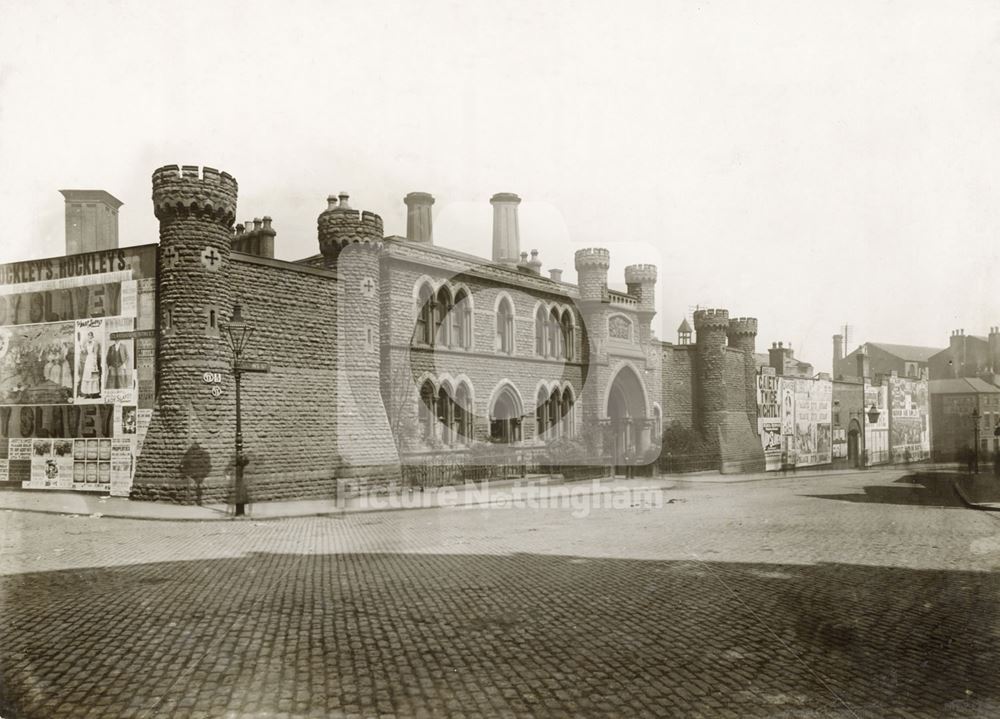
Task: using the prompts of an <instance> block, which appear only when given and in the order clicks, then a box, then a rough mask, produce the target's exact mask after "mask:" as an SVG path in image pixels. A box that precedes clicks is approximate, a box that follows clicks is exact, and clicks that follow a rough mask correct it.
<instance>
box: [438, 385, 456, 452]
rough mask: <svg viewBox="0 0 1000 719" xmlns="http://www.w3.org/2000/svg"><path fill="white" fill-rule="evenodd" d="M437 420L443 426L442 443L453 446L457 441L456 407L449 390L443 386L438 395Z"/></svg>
mask: <svg viewBox="0 0 1000 719" xmlns="http://www.w3.org/2000/svg"><path fill="white" fill-rule="evenodd" d="M437 419H438V422H439V423H440V424H441V441H442V442H444V443H445V444H451V443H452V442H454V441H455V433H454V422H455V405H454V403H453V402H452V399H451V395H450V394H449V393H448V389H447V388H446V387H445V386H444V385H442V386H441V389H439V390H438V394H437Z"/></svg>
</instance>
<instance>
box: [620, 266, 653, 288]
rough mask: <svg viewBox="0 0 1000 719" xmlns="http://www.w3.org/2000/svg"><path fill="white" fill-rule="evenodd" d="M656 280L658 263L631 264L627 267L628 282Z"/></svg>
mask: <svg viewBox="0 0 1000 719" xmlns="http://www.w3.org/2000/svg"><path fill="white" fill-rule="evenodd" d="M648 282H656V265H629V266H628V267H626V268H625V283H626V284H630V285H632V284H642V283H648Z"/></svg>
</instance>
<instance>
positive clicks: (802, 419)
mask: <svg viewBox="0 0 1000 719" xmlns="http://www.w3.org/2000/svg"><path fill="white" fill-rule="evenodd" d="M788 382H789V383H790V384H793V385H794V411H795V425H794V426H795V433H794V436H793V443H792V450H793V452H794V461H795V466H796V467H810V466H815V465H819V464H829V463H830V462H832V461H833V442H832V434H831V426H832V410H833V382H831V381H830V380H828V379H792V380H788Z"/></svg>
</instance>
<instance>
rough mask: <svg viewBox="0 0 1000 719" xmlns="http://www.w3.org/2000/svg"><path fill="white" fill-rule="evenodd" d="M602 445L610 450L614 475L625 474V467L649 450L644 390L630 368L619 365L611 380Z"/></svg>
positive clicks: (648, 430)
mask: <svg viewBox="0 0 1000 719" xmlns="http://www.w3.org/2000/svg"><path fill="white" fill-rule="evenodd" d="M607 417H608V420H607V422H608V428H607V435H606V436H605V440H606V445H605V446H606V447H607V448H608V449H609V450H610V454H611V460H612V464H613V465H614V467H615V474H627V473H628V467H630V466H633V465H634V464H635V463H636V462H637V460H638V459H639V458H640V457H641V456H642V455H643V454H644V453H645V452H646V450H647V449H649V444H650V442H649V432H650V428H649V424H650V422H649V420H648V418H647V416H646V390H645V389H644V388H643V386H642V381H641V380H640V379H639V377H638V375H637V374H636V373H635V370H633V369H632V368H631V367H622V368H621V369H620V370H619V371H618V374H616V375H615V378H614V380H612V382H611V388H610V390H609V391H608V406H607Z"/></svg>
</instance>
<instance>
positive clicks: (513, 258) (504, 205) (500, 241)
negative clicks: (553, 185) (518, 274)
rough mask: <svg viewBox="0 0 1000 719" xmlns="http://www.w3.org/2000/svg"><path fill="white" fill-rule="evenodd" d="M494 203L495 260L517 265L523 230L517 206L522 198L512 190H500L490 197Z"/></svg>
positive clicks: (492, 203) (491, 202)
mask: <svg viewBox="0 0 1000 719" xmlns="http://www.w3.org/2000/svg"><path fill="white" fill-rule="evenodd" d="M490 204H491V205H493V261H494V262H500V263H502V264H506V265H516V264H517V261H518V257H519V255H520V254H521V231H520V229H519V227H518V222H517V206H518V205H520V204H521V198H520V197H518V196H517V195H515V194H514V193H512V192H498V193H497V194H495V195H493V197H491V198H490Z"/></svg>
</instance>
